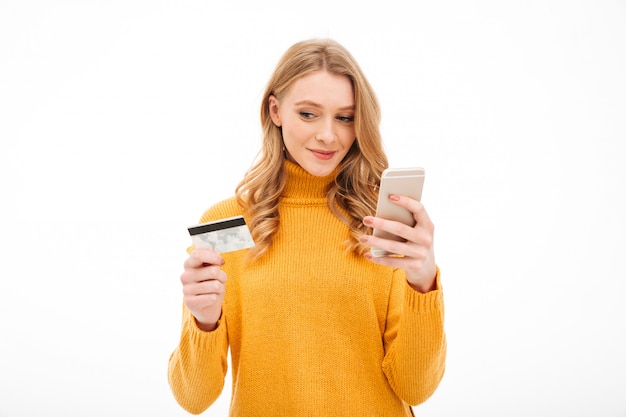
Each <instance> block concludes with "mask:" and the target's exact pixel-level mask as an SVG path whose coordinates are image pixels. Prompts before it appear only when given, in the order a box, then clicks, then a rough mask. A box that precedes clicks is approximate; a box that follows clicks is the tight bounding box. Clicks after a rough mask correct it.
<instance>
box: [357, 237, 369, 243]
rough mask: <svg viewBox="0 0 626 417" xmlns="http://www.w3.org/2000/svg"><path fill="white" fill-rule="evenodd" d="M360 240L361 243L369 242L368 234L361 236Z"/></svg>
mask: <svg viewBox="0 0 626 417" xmlns="http://www.w3.org/2000/svg"><path fill="white" fill-rule="evenodd" d="M359 242H361V243H366V242H367V235H363V236H361V237H360V238H359Z"/></svg>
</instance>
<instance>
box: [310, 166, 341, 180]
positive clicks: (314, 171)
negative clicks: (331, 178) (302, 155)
mask: <svg viewBox="0 0 626 417" xmlns="http://www.w3.org/2000/svg"><path fill="white" fill-rule="evenodd" d="M303 168H304V169H305V170H306V171H307V172H308V173H309V174H311V175H314V176H316V177H325V176H327V175H330V174H332V173H333V171H334V170H335V168H337V165H336V164H332V165H327V166H317V165H314V164H310V165H305V166H303Z"/></svg>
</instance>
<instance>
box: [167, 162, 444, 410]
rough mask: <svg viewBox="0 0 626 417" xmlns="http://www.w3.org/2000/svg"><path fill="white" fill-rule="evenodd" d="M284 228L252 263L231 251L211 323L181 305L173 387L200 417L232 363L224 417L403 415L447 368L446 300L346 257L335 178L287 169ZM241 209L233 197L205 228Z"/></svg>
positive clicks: (399, 275) (208, 215) (210, 214)
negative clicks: (333, 203)
mask: <svg viewBox="0 0 626 417" xmlns="http://www.w3.org/2000/svg"><path fill="white" fill-rule="evenodd" d="M286 168H287V172H288V174H289V177H288V181H287V188H286V190H285V192H284V197H283V198H282V199H281V202H280V206H279V214H280V230H279V232H278V234H277V235H276V236H275V239H274V243H273V245H272V247H271V248H270V249H269V251H268V252H266V253H265V254H264V255H263V257H262V258H261V259H260V260H259V261H257V262H255V263H253V264H246V263H244V262H243V258H244V256H245V253H246V250H242V251H237V252H231V253H226V254H224V255H223V257H224V258H225V261H226V263H225V265H224V266H223V269H224V271H225V272H226V273H227V275H228V281H227V286H226V297H225V300H224V304H223V309H222V317H221V318H220V321H219V323H218V328H217V329H216V330H214V331H212V332H204V331H202V330H200V329H198V327H197V326H196V324H195V320H194V318H193V316H192V315H191V314H190V312H189V311H188V310H187V309H186V308H183V323H182V332H181V338H180V342H179V345H178V347H177V348H176V349H175V351H174V352H173V353H172V355H171V357H170V361H169V383H170V386H171V389H172V392H173V394H174V396H175V398H176V400H177V401H178V402H179V404H180V405H181V406H182V407H183V408H185V409H186V410H187V411H189V412H191V413H194V414H199V413H201V412H203V411H204V410H205V409H206V408H207V407H209V406H210V405H211V404H212V403H213V402H214V401H215V400H216V399H217V397H218V396H219V395H220V393H221V391H222V388H223V385H224V375H225V374H226V372H227V352H228V349H229V347H230V353H231V362H232V371H231V372H232V380H233V387H232V401H231V409H230V415H231V416H245V417H250V416H264V417H269V416H289V417H293V416H409V415H412V411H411V408H410V406H409V405H416V404H419V403H421V402H423V401H425V400H426V399H427V398H428V397H429V396H430V395H431V394H432V393H433V392H434V391H435V389H436V388H437V386H438V384H439V382H440V380H441V378H442V376H443V373H444V366H445V355H446V339H445V334H444V329H443V295H442V292H441V288H440V285H439V276H437V290H436V291H432V292H429V293H426V294H421V293H418V292H416V291H414V290H413V289H411V288H410V287H409V286H408V285H407V283H406V279H405V277H404V272H403V271H402V270H393V269H391V268H388V267H383V266H379V265H375V264H373V263H371V262H369V261H368V260H366V259H365V258H363V257H360V256H355V255H353V254H351V253H346V252H345V250H344V249H343V247H342V243H343V242H344V241H345V240H346V239H348V236H349V233H348V228H347V226H345V225H344V224H343V223H341V221H340V220H339V219H337V218H336V217H335V216H334V215H333V214H332V213H331V212H330V210H329V208H328V205H327V202H326V198H325V189H326V186H327V185H328V184H329V182H330V181H332V180H333V176H332V175H331V176H328V177H314V176H312V175H310V174H308V173H307V172H306V171H305V170H303V169H302V168H300V167H299V166H297V165H295V164H292V163H290V162H287V163H286ZM238 214H242V210H241V208H240V207H239V206H238V205H237V204H236V202H235V200H234V199H232V198H231V199H229V200H226V201H223V202H221V203H219V204H217V205H215V206H214V207H212V208H211V209H209V210H207V211H206V212H205V213H204V215H203V216H202V218H201V221H202V222H205V221H210V220H216V219H219V218H224V217H231V216H234V215H238Z"/></svg>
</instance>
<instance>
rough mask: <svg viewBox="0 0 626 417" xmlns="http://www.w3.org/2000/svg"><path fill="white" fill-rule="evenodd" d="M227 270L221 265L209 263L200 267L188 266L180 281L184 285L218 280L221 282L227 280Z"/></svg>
mask: <svg viewBox="0 0 626 417" xmlns="http://www.w3.org/2000/svg"><path fill="white" fill-rule="evenodd" d="M226 278H227V276H226V272H224V271H223V270H222V269H221V268H220V267H219V266H216V265H207V266H204V267H199V268H188V269H185V271H184V272H183V273H182V274H181V276H180V281H181V282H182V284H183V285H188V284H192V283H196V282H203V281H210V280H217V281H219V282H222V283H224V282H226Z"/></svg>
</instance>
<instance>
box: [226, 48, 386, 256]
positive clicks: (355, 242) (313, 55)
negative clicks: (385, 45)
mask: <svg viewBox="0 0 626 417" xmlns="http://www.w3.org/2000/svg"><path fill="white" fill-rule="evenodd" d="M320 70H326V71H328V72H329V73H331V74H335V75H342V76H346V77H348V79H349V80H350V81H351V83H352V87H353V90H354V99H355V114H354V130H355V135H356V140H355V141H354V143H353V145H352V147H351V148H350V150H349V151H348V153H347V154H346V156H345V157H344V159H343V160H342V162H341V163H340V167H339V171H338V173H337V176H336V178H335V181H334V183H332V184H331V185H330V186H329V188H328V190H327V193H326V195H327V198H328V204H329V207H330V209H331V211H332V212H333V213H334V214H335V215H336V216H337V217H339V218H340V219H341V220H342V221H343V222H344V223H345V224H346V225H347V226H348V227H349V228H350V235H351V237H350V240H349V241H348V242H346V245H347V249H348V250H350V251H353V252H355V253H357V254H362V253H363V252H365V250H366V248H365V247H364V246H363V245H362V244H360V243H359V236H360V235H362V234H365V233H368V232H369V228H367V227H366V226H364V225H363V224H362V219H363V217H364V216H367V215H372V214H373V213H374V211H375V209H376V199H377V196H378V187H379V185H380V178H381V175H382V171H383V170H384V169H385V168H387V166H388V161H387V157H386V155H385V153H384V150H383V146H382V140H381V135H380V130H379V125H380V106H379V104H378V99H377V98H376V95H375V94H374V91H373V90H372V87H371V86H370V84H369V82H368V81H367V79H366V78H365V75H364V74H363V72H362V71H361V68H360V67H359V65H358V64H357V62H356V60H355V59H354V58H353V57H352V55H351V54H350V53H349V52H348V51H347V50H346V49H345V48H344V47H343V46H342V45H340V44H339V43H337V42H336V41H333V40H331V39H323V40H318V39H312V40H307V41H302V42H298V43H296V44H294V45H293V46H292V47H291V48H289V49H288V50H287V51H286V52H285V54H284V55H283V56H282V58H281V59H280V61H279V62H278V65H277V66H276V68H275V70H274V73H273V75H272V77H271V78H270V80H269V82H268V84H267V87H266V89H265V92H264V94H263V99H262V102H261V125H262V128H263V143H262V147H261V150H260V151H259V154H258V156H257V159H256V162H255V163H254V164H253V166H252V167H251V168H250V169H249V170H248V172H247V173H246V174H245V176H244V178H243V180H242V181H241V182H240V183H239V185H238V186H237V188H236V198H237V201H238V202H239V204H240V205H242V207H244V209H245V210H246V211H247V214H248V215H249V219H250V221H249V223H250V229H251V233H252V237H253V238H254V240H255V242H256V246H255V247H254V248H252V249H251V251H250V252H249V255H250V257H251V259H252V260H256V259H259V258H260V257H261V256H262V255H263V254H264V253H265V252H266V251H267V249H268V248H269V247H270V245H271V244H272V239H273V236H274V234H275V233H276V232H277V230H278V227H279V222H280V219H279V217H278V202H279V199H280V197H281V195H282V192H283V190H284V188H285V182H286V173H285V170H284V161H285V154H284V152H283V138H282V134H281V129H280V128H279V127H277V126H276V125H274V123H273V122H272V119H271V117H270V106H269V97H270V96H271V95H273V96H275V97H276V98H277V99H278V100H280V99H281V98H282V97H283V96H284V95H285V94H286V92H287V91H288V90H289V88H290V87H291V86H292V85H293V84H294V83H295V82H296V81H297V80H298V79H300V78H301V77H303V76H305V75H307V74H310V73H313V72H316V71H320Z"/></svg>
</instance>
